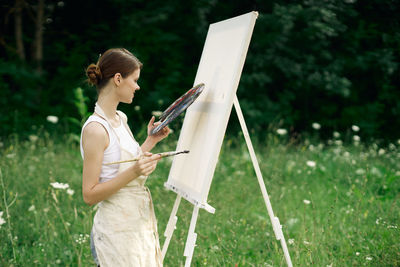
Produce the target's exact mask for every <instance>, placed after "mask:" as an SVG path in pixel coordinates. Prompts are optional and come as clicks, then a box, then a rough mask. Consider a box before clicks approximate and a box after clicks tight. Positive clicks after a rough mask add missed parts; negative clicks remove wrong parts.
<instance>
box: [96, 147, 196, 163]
mask: <svg viewBox="0 0 400 267" xmlns="http://www.w3.org/2000/svg"><path fill="white" fill-rule="evenodd" d="M181 153H189V151H188V150H184V151H168V152H162V153H157V154H158V155H160V156H161V158H165V157H171V156H175V155H178V154H181ZM141 158H143V156H140V157H136V158H133V159H128V160H121V161H114V162H108V163H104V165H113V164H119V163H126V162H132V161H138V160H140V159H141Z"/></svg>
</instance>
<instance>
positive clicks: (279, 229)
mask: <svg viewBox="0 0 400 267" xmlns="http://www.w3.org/2000/svg"><path fill="white" fill-rule="evenodd" d="M233 104H234V105H235V110H236V114H237V115H238V118H239V122H240V126H241V128H242V132H243V136H244V139H245V140H246V144H247V148H248V150H249V153H250V157H251V161H252V162H253V166H254V171H255V172H256V175H257V179H258V184H259V185H260V189H261V193H262V195H263V197H264V202H265V205H266V206H267V210H268V215H269V217H270V219H271V223H272V227H273V229H274V233H275V237H276V239H277V240H280V241H281V245H282V249H283V253H284V255H285V259H286V263H287V265H288V266H289V267H292V266H293V265H292V261H291V259H290V255H289V251H288V249H287V246H286V241H285V237H284V236H283V232H282V225H281V224H280V223H279V219H278V217H275V215H274V212H273V210H272V206H271V202H270V201H269V197H268V193H267V189H266V188H265V183H264V179H263V177H262V174H261V170H260V166H259V165H258V161H257V157H256V153H255V152H254V148H253V144H252V143H251V139H250V135H249V131H248V130H247V126H246V123H245V121H244V117H243V113H242V110H241V108H240V105H239V100H238V99H237V96H236V95H235V98H234V100H233Z"/></svg>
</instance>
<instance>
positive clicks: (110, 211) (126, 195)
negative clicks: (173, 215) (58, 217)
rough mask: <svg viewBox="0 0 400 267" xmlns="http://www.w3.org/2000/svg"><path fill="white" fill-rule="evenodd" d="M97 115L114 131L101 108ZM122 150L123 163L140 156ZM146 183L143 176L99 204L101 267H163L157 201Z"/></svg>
mask: <svg viewBox="0 0 400 267" xmlns="http://www.w3.org/2000/svg"><path fill="white" fill-rule="evenodd" d="M95 112H96V113H97V114H99V115H100V116H101V117H103V119H105V120H106V121H107V122H108V124H109V125H110V128H111V129H112V127H111V124H110V122H109V121H108V120H107V117H106V116H105V114H104V112H103V111H102V110H101V108H100V106H98V105H96V108H95ZM119 115H120V118H121V120H122V123H123V124H124V126H125V127H126V128H127V130H128V132H129V133H130V135H131V136H132V133H131V131H130V130H129V127H128V125H127V123H126V121H125V117H124V116H123V115H122V114H121V113H120V112H119ZM114 132H115V131H114ZM117 137H118V135H117ZM132 138H133V136H132ZM118 139H119V137H118ZM133 140H134V138H133ZM118 141H119V140H118ZM135 142H136V141H135ZM120 149H121V160H127V159H131V158H133V157H135V156H137V155H133V154H132V153H130V152H128V151H127V150H125V149H124V148H123V147H121V146H120ZM139 149H140V146H139ZM139 151H140V152H139V153H142V152H141V150H139ZM133 164H135V163H123V164H120V166H119V173H120V172H122V171H124V170H126V169H127V168H129V167H130V166H132V165H133ZM146 179H147V176H140V177H138V178H136V179H134V180H132V181H131V182H129V183H128V184H127V185H126V186H125V187H123V188H121V189H120V190H119V191H118V192H116V193H115V194H113V195H112V196H111V197H109V198H108V199H106V200H103V201H101V202H100V203H99V204H98V210H97V212H96V215H95V216H94V222H93V229H92V234H93V241H94V246H95V249H96V254H97V258H98V261H99V264H100V266H101V267H129V266H135V267H137V266H146V267H147V266H162V259H161V250H160V244H159V239H158V232H157V221H156V217H155V214H154V207H153V201H152V199H151V194H150V190H149V189H148V188H147V187H145V186H144V183H145V182H146Z"/></svg>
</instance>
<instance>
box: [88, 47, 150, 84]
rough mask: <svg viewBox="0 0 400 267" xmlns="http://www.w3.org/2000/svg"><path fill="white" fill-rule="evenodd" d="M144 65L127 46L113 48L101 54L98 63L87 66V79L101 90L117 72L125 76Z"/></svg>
mask: <svg viewBox="0 0 400 267" xmlns="http://www.w3.org/2000/svg"><path fill="white" fill-rule="evenodd" d="M142 67H143V64H142V62H140V61H139V59H137V58H136V57H135V56H134V55H133V54H132V53H131V52H129V51H128V50H126V49H125V48H111V49H108V50H107V51H106V52H105V53H104V54H103V55H101V56H100V58H99V60H98V61H97V64H93V63H92V64H90V65H89V67H87V69H86V76H87V77H88V80H87V81H88V83H89V84H91V85H95V86H96V88H97V91H98V92H99V91H100V90H101V89H102V88H103V87H104V86H105V85H106V84H107V82H108V81H109V79H110V78H112V77H114V75H115V74H116V73H120V74H121V75H122V77H123V78H125V77H127V76H129V75H131V74H132V73H133V72H134V71H135V70H137V69H141V68H142Z"/></svg>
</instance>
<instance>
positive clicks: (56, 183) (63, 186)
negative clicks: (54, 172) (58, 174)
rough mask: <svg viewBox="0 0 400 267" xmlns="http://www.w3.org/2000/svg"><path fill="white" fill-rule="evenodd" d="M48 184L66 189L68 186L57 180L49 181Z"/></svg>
mask: <svg viewBox="0 0 400 267" xmlns="http://www.w3.org/2000/svg"><path fill="white" fill-rule="evenodd" d="M50 185H51V186H52V187H54V188H55V189H67V188H69V185H68V184H63V183H59V182H55V183H50Z"/></svg>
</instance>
